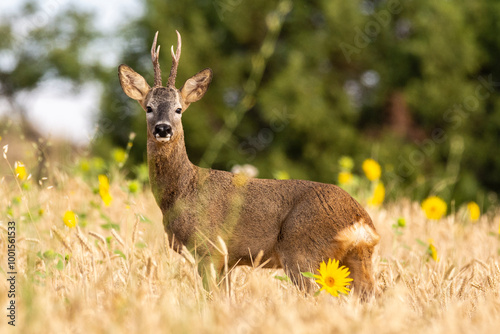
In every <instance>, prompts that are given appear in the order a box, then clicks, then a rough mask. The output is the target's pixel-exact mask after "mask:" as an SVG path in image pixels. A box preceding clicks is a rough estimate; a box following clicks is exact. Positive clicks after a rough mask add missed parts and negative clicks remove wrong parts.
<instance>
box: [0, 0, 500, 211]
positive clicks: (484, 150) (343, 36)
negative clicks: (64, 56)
mask: <svg viewBox="0 0 500 334" xmlns="http://www.w3.org/2000/svg"><path fill="white" fill-rule="evenodd" d="M176 29H177V30H179V31H180V33H181V34H182V39H183V49H182V57H181V61H180V67H179V74H178V77H177V84H178V87H180V86H181V85H182V83H183V82H184V81H185V80H186V79H188V78H189V77H190V76H191V75H193V74H195V73H197V72H198V71H199V70H201V69H203V68H206V67H210V68H212V70H213V72H214V79H213V81H212V84H211V87H210V89H209V91H208V93H207V94H206V95H205V97H204V98H203V99H202V100H201V101H200V102H198V103H196V104H194V105H193V106H191V107H190V110H189V111H188V112H186V113H185V114H184V116H183V124H184V128H185V133H186V146H187V150H188V154H189V156H190V159H191V160H192V162H194V163H196V164H202V165H210V166H212V167H214V168H218V169H226V170H227V169H230V168H231V167H232V166H233V165H234V164H245V163H250V164H253V165H255V166H256V167H258V169H259V172H260V174H259V177H264V178H270V177H273V173H275V172H276V171H279V170H284V171H287V172H288V173H289V174H290V176H291V177H292V178H303V179H310V180H315V181H321V182H328V183H337V174H338V172H339V167H338V159H339V158H340V157H341V156H342V155H347V156H351V157H353V158H354V160H355V162H356V164H357V168H358V171H360V166H361V162H362V161H363V160H364V159H366V158H369V157H371V158H374V159H376V160H377V161H379V162H380V163H381V165H382V167H383V180H384V182H385V184H386V186H387V190H388V191H387V193H388V195H389V196H390V197H392V198H395V197H399V196H409V197H412V198H414V199H422V198H423V197H426V196H428V195H429V194H431V193H432V194H436V195H439V196H441V197H443V198H444V199H445V200H447V201H448V202H451V201H456V203H457V204H460V203H463V202H466V201H470V200H475V201H478V203H479V204H480V205H482V206H484V207H486V206H489V205H491V204H495V203H496V202H497V199H496V198H497V195H496V194H498V193H499V191H500V154H499V153H500V152H499V151H500V150H499V148H498V143H499V142H500V131H499V129H500V99H499V97H500V95H499V94H498V93H499V87H500V65H499V63H498V62H497V61H496V60H497V58H498V56H499V54H500V53H499V51H500V34H499V33H498V32H499V31H500V3H498V1H493V0H480V1H466V0H453V1H444V0H438V1H430V0H419V1H416V0H400V1H392V0H372V1H369V0H365V1H361V0H351V1H341V0H316V1H305V0H297V1H293V2H288V1H280V2H275V1H263V0H255V1H243V0H216V1H201V0H186V1H163V0H145V1H144V15H143V16H142V17H140V18H138V19H137V20H134V21H131V22H128V23H126V24H124V25H123V27H122V29H121V30H120V36H119V37H120V38H121V41H122V42H123V43H124V47H123V50H124V53H123V55H122V57H121V61H120V63H126V64H128V65H129V66H131V67H132V68H134V69H135V70H136V71H137V72H139V73H141V74H142V75H143V76H144V77H145V78H146V79H147V80H148V82H150V83H152V81H153V71H152V65H151V60H150V54H149V50H150V47H151V42H152V38H153V36H154V33H155V32H156V31H160V34H159V44H161V45H162V52H161V55H160V62H161V65H162V68H163V73H164V81H165V80H166V75H167V74H168V70H169V68H170V63H171V59H170V54H169V47H170V45H172V44H175V42H176V38H175V30H176ZM91 30H92V29H90V28H89V29H87V30H86V34H87V35H88V36H90V37H92V36H93V35H92V31H91ZM87 35H85V36H87ZM73 38H74V39H76V38H77V37H73ZM72 40H73V39H72ZM1 43H4V44H5V43H6V42H1ZM4 44H0V46H2V47H8V45H7V46H3V45H4ZM54 57H55V56H54ZM49 59H52V58H49ZM56 63H61V62H60V61H59V60H58V61H57V62H56ZM79 65H82V64H80V63H79ZM116 65H119V64H116ZM86 68H87V69H88V68H91V69H93V71H91V72H89V71H86V70H85V69H86ZM61 71H62V72H60V73H59V75H63V76H64V75H65V74H64V73H66V72H64V68H61ZM82 73H94V76H93V78H94V79H96V80H98V81H100V82H102V86H103V87H104V92H103V95H102V99H101V102H100V115H99V120H98V121H99V124H100V131H99V132H98V135H97V136H96V138H95V140H94V141H93V142H92V145H93V146H92V148H93V151H94V152H95V153H96V154H98V155H101V156H103V157H108V156H109V152H110V150H111V149H112V148H113V147H117V146H119V147H125V146H126V144H127V141H128V137H129V133H130V132H135V133H136V134H137V137H136V139H135V143H134V147H133V148H132V151H131V156H130V159H129V161H128V165H129V166H133V165H136V164H138V163H139V162H143V161H145V154H146V151H145V138H146V136H145V129H146V126H145V117H144V112H143V111H142V110H141V109H140V107H139V105H138V104H137V103H136V102H135V101H132V100H130V99H129V98H128V97H127V96H125V94H124V93H123V92H122V90H121V87H120V85H119V82H118V78H117V70H116V67H113V68H100V67H98V66H94V65H89V64H86V65H85V64H84V66H83V72H82ZM0 74H1V73H0ZM72 77H73V78H75V79H77V80H83V79H84V77H82V76H79V75H76V74H75V75H72ZM2 86H4V83H3V82H2ZM221 131H222V132H221ZM214 140H215V141H220V143H219V144H220V150H219V149H218V144H217V143H215V144H214ZM207 149H208V150H209V152H208V153H207ZM207 157H212V158H213V159H212V158H210V159H208V158H207ZM211 160H213V163H212V161H211Z"/></svg>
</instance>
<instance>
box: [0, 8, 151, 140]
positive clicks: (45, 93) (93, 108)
mask: <svg viewBox="0 0 500 334" xmlns="http://www.w3.org/2000/svg"><path fill="white" fill-rule="evenodd" d="M23 3H24V1H0V14H1V15H6V14H9V13H15V12H18V11H19V9H20V8H21V6H22V5H23ZM39 3H40V4H41V6H40V8H41V12H40V13H37V14H36V15H35V16H34V17H33V18H29V19H30V20H35V21H36V22H35V21H33V22H34V23H36V24H37V25H43V22H44V20H47V18H50V17H53V16H54V14H55V12H54V11H57V10H62V9H65V8H67V7H68V6H74V7H76V8H81V9H82V10H85V11H87V10H90V11H92V12H94V13H95V14H96V18H95V24H96V26H97V27H98V29H99V30H100V31H101V32H102V33H103V34H104V35H105V36H109V38H106V41H105V42H102V41H101V42H100V43H96V44H95V45H92V46H91V48H92V50H89V51H88V53H90V54H92V55H93V56H95V57H96V58H98V59H99V60H100V61H101V64H103V65H105V66H114V65H116V66H118V60H119V58H120V53H121V51H122V50H121V49H120V45H118V44H120V41H119V40H118V39H117V38H116V31H117V29H118V28H121V27H123V25H124V24H126V23H127V22H128V21H129V20H132V19H134V18H136V17H139V16H141V15H142V13H143V6H142V3H141V2H140V1H139V0H108V1H102V0H87V1H85V2H83V1H82V2H77V1H73V0H48V1H41V0H39ZM30 22H31V21H30ZM85 56H86V55H85ZM4 58H5V59H0V61H1V63H2V66H3V67H4V70H5V69H6V68H8V66H9V64H10V63H12V59H8V56H5V57H4ZM85 58H86V57H85ZM5 67H6V68H5ZM100 93H101V88H100V86H99V84H97V83H94V84H87V85H85V86H84V87H81V88H79V90H78V91H77V92H76V93H75V92H74V91H72V90H71V89H69V88H68V85H67V84H65V83H64V82H62V81H60V80H48V81H45V82H42V83H41V84H40V87H38V88H37V89H35V90H33V91H31V92H29V93H23V94H22V95H19V96H18V101H20V102H21V103H22V105H23V107H24V108H26V110H27V112H28V118H29V119H30V120H31V121H32V122H33V125H34V126H35V127H36V128H37V129H38V130H39V131H40V132H41V133H43V134H47V135H50V136H51V137H52V138H65V139H69V140H71V141H73V142H75V143H78V144H87V143H89V142H90V139H91V136H92V134H93V133H94V130H95V127H96V124H95V120H96V118H97V117H96V116H97V112H98V107H99V103H100ZM9 111H10V106H9V105H8V104H7V103H6V102H5V101H2V99H0V115H7V116H8V112H9Z"/></svg>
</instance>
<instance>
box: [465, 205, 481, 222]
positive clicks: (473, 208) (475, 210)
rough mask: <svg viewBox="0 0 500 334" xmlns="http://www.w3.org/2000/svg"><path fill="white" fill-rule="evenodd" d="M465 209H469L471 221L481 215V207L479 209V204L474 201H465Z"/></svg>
mask: <svg viewBox="0 0 500 334" xmlns="http://www.w3.org/2000/svg"><path fill="white" fill-rule="evenodd" d="M467 211H469V218H470V220H472V221H476V220H478V219H479V217H480V216H481V209H479V205H477V203H476V202H469V203H467Z"/></svg>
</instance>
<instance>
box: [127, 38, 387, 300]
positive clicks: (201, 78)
mask: <svg viewBox="0 0 500 334" xmlns="http://www.w3.org/2000/svg"><path fill="white" fill-rule="evenodd" d="M176 32H177V31H176ZM157 37H158V32H157V33H156V35H155V37H154V41H153V46H152V48H151V58H152V61H153V65H154V86H153V87H152V88H151V87H150V86H149V85H148V84H147V82H146V80H145V79H144V78H143V77H142V76H141V75H139V74H138V73H136V72H135V71H134V70H132V69H131V68H130V67H128V66H127V65H124V64H122V65H120V66H119V68H118V76H119V79H120V84H121V86H122V88H123V91H124V92H125V94H127V95H128V96H129V97H130V98H132V99H134V100H137V101H138V102H139V104H140V105H141V106H142V108H143V109H144V110H145V111H146V119H147V158H148V164H149V178H150V183H151V189H152V192H153V194H154V197H155V199H156V203H157V204H158V206H159V207H160V209H161V211H162V214H163V225H164V227H165V231H166V233H167V235H168V238H169V242H170V245H171V247H172V248H173V249H174V250H176V251H177V252H181V251H182V247H183V246H186V247H187V248H189V249H194V248H196V254H197V256H198V257H199V259H200V260H199V264H198V270H199V273H200V275H201V276H202V277H203V282H204V286H205V287H206V288H207V285H208V282H207V275H209V273H210V272H208V271H209V270H210V265H211V263H212V264H213V265H214V267H215V269H216V271H217V272H218V273H219V274H220V273H221V272H222V269H223V267H224V260H223V256H222V255H221V254H219V252H217V251H214V250H215V247H214V244H213V243H212V242H211V241H215V240H216V238H217V237H218V236H220V237H221V238H222V239H223V241H224V242H225V243H226V245H227V250H228V254H229V255H228V260H227V261H228V264H229V266H231V267H232V266H235V265H252V259H254V258H255V257H257V255H258V254H259V252H263V259H264V260H267V263H266V264H265V267H268V268H269V267H276V268H284V269H285V271H286V273H287V274H288V276H289V277H290V278H291V280H292V281H293V282H294V283H295V284H296V285H297V286H299V288H307V289H309V290H310V289H311V288H312V287H313V286H315V283H313V282H311V281H310V280H304V279H302V277H301V275H300V272H301V271H302V272H304V271H309V270H311V271H315V269H316V268H319V264H320V262H322V261H323V260H325V261H327V260H328V258H332V259H333V258H335V259H337V260H339V261H340V263H341V265H345V266H347V267H348V268H349V269H350V271H351V277H352V278H353V282H352V286H353V287H354V290H355V291H356V292H358V293H361V294H362V295H363V296H366V295H367V294H371V293H372V291H373V285H374V283H373V275H372V264H371V261H372V252H373V248H374V246H375V245H376V244H377V243H378V240H379V236H378V234H377V232H376V230H375V227H374V225H373V222H372V220H371V218H370V216H369V215H368V214H367V212H366V211H365V210H364V209H363V207H362V206H361V205H360V204H359V203H358V202H357V201H356V200H354V199H353V198H352V197H351V196H350V195H349V194H347V193H346V192H345V191H344V190H342V189H340V188H339V187H337V186H335V185H330V184H322V183H317V182H311V181H301V180H264V179H255V178H248V177H245V176H243V175H241V174H233V173H230V172H226V171H219V170H212V169H206V168H200V167H197V166H195V165H193V164H192V163H191V162H190V161H189V158H188V156H187V153H186V147H185V144H184V131H183V128H182V123H181V118H182V114H183V113H184V112H185V111H186V109H187V108H188V107H189V105H190V104H191V103H193V102H196V101H198V100H199V99H201V98H202V97H203V95H204V94H205V92H206V91H207V88H208V86H209V84H210V82H211V80H212V70H211V69H209V68H207V69H204V70H202V71H201V72H199V73H197V74H195V75H194V76H193V77H191V78H189V79H188V80H187V81H186V82H185V83H184V86H182V87H181V88H180V89H177V88H175V77H176V75H177V67H178V65H179V58H180V55H181V36H180V34H179V32H177V51H176V52H175V53H174V49H173V46H172V49H171V54H172V58H173V61H172V67H171V70H170V76H169V78H168V82H167V85H166V87H163V86H162V82H161V72H160V65H159V63H158V54H159V51H160V47H159V46H158V48H157V49H156V41H157ZM212 271H213V268H212Z"/></svg>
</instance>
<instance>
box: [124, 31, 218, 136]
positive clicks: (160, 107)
mask: <svg viewBox="0 0 500 334" xmlns="http://www.w3.org/2000/svg"><path fill="white" fill-rule="evenodd" d="M176 32H177V50H176V52H175V53H174V47H173V46H172V49H171V54H172V68H171V69H170V76H169V77H168V82H167V85H166V87H163V86H162V83H161V71H160V64H159V63H158V55H159V53H160V46H158V48H156V40H157V38H158V32H157V33H156V35H155V38H154V40H153V46H152V48H151V59H152V61H153V66H154V75H155V81H154V86H153V87H152V88H151V87H150V86H149V85H148V83H147V82H146V80H145V79H144V78H143V77H142V76H141V75H140V74H138V73H137V72H135V71H134V70H133V69H131V68H130V67H128V66H127V65H125V64H122V65H120V66H119V67H118V77H119V79H120V84H121V86H122V89H123V91H124V92H125V94H127V95H128V96H129V97H130V98H132V99H134V100H136V101H138V102H139V104H140V105H141V107H142V109H144V110H145V111H146V119H147V126H148V137H150V138H154V140H156V141H157V142H161V143H167V142H174V141H176V139H177V138H179V136H180V134H182V133H183V130H182V123H181V117H182V113H183V112H184V111H186V109H187V108H188V107H189V105H190V104H191V103H192V102H196V101H198V100H199V99H201V98H202V97H203V95H205V92H206V91H207V89H208V85H209V84H210V82H211V81H212V70H211V69H209V68H206V69H204V70H202V71H200V72H199V73H197V74H195V75H194V76H192V77H191V78H189V79H188V80H187V81H186V82H185V83H184V85H183V86H182V87H181V89H177V88H175V77H176V76H177V67H178V65H179V59H180V56H181V35H180V34H179V32H178V31H176Z"/></svg>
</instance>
